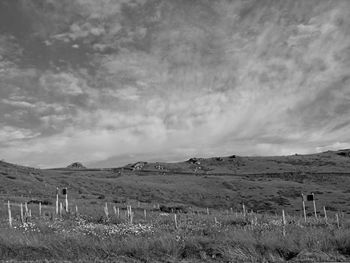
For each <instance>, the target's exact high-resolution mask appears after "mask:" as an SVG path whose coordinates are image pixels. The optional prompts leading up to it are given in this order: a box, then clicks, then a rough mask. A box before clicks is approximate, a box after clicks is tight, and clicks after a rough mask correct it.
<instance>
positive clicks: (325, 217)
mask: <svg viewBox="0 0 350 263" xmlns="http://www.w3.org/2000/svg"><path fill="white" fill-rule="evenodd" d="M323 212H324V220H325V221H326V224H328V218H327V211H326V207H325V206H324V207H323Z"/></svg>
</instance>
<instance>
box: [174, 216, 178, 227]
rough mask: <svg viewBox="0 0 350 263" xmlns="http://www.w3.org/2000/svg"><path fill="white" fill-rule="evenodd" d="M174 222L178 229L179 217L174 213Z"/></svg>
mask: <svg viewBox="0 0 350 263" xmlns="http://www.w3.org/2000/svg"><path fill="white" fill-rule="evenodd" d="M174 223H175V228H176V229H177V218H176V214H174Z"/></svg>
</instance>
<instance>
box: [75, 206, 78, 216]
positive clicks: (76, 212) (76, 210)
mask: <svg viewBox="0 0 350 263" xmlns="http://www.w3.org/2000/svg"><path fill="white" fill-rule="evenodd" d="M75 215H76V216H77V215H78V205H75Z"/></svg>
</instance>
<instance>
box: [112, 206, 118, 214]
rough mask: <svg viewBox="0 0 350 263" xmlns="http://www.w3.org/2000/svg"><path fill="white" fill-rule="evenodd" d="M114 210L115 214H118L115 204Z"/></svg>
mask: <svg viewBox="0 0 350 263" xmlns="http://www.w3.org/2000/svg"><path fill="white" fill-rule="evenodd" d="M113 212H114V215H117V208H116V207H115V205H114V206H113Z"/></svg>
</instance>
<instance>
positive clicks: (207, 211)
mask: <svg viewBox="0 0 350 263" xmlns="http://www.w3.org/2000/svg"><path fill="white" fill-rule="evenodd" d="M207 215H209V208H208V207H207Z"/></svg>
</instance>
